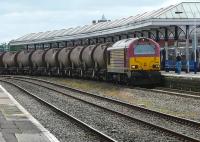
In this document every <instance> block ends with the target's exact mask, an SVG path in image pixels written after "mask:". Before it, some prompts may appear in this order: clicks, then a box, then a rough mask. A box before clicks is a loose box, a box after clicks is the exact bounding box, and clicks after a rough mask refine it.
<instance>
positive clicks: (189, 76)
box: [161, 71, 200, 79]
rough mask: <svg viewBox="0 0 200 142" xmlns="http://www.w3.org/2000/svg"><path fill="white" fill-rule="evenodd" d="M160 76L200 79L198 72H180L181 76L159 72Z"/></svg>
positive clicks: (172, 72)
mask: <svg viewBox="0 0 200 142" xmlns="http://www.w3.org/2000/svg"><path fill="white" fill-rule="evenodd" d="M161 74H162V75H164V76H170V77H173V76H174V77H182V78H198V79H200V72H197V73H196V74H195V73H194V72H190V73H186V72H183V71H182V72H181V74H177V73H175V72H174V71H170V72H165V71H161Z"/></svg>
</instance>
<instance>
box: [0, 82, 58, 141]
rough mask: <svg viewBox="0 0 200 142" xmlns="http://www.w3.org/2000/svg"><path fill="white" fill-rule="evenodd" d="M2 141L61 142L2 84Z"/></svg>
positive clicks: (0, 113) (0, 135)
mask: <svg viewBox="0 0 200 142" xmlns="http://www.w3.org/2000/svg"><path fill="white" fill-rule="evenodd" d="M0 142H59V141H58V140H57V139H56V137H54V136H53V135H52V134H51V133H50V132H49V131H48V130H46V129H45V128H44V127H43V126H42V125H41V124H40V123H39V122H38V121H37V120H36V119H35V118H33V116H31V114H30V113H28V112H27V111H26V110H25V109H24V108H23V107H22V106H21V105H20V104H19V103H18V102H17V101H16V100H15V99H14V98H13V97H12V95H11V94H9V93H8V92H7V91H6V90H5V89H4V88H3V87H2V86H0Z"/></svg>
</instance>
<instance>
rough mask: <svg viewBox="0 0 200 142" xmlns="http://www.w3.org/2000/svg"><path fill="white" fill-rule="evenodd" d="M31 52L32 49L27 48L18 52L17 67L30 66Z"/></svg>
mask: <svg viewBox="0 0 200 142" xmlns="http://www.w3.org/2000/svg"><path fill="white" fill-rule="evenodd" d="M32 53H33V51H29V50H23V51H20V52H19V53H18V55H17V63H18V66H19V68H23V67H31V66H32V63H31V55H32Z"/></svg>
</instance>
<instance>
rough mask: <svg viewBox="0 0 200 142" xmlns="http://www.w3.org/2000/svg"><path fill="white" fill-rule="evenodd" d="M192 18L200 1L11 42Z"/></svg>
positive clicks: (48, 39) (62, 37)
mask: <svg viewBox="0 0 200 142" xmlns="http://www.w3.org/2000/svg"><path fill="white" fill-rule="evenodd" d="M177 11H178V12H180V14H176V12H177ZM192 18H200V2H182V3H179V4H177V5H171V6H168V7H165V8H160V9H158V10H153V11H150V12H145V13H143V14H138V15H136V16H130V17H128V18H122V19H118V20H114V21H107V22H103V23H96V24H93V25H85V26H82V27H76V28H68V29H62V30H54V31H47V32H40V33H31V34H28V35H25V36H22V37H20V38H18V39H16V40H12V41H11V42H10V44H11V45H15V44H16V45H20V44H29V43H30V44H31V43H43V42H51V41H55V40H58V41H62V40H69V39H77V38H84V37H87V36H98V35H102V34H104V33H105V34H109V33H112V32H116V30H114V29H119V31H123V30H130V29H134V28H135V29H136V28H138V24H140V23H141V22H143V23H144V24H145V21H147V22H148V21H149V20H150V22H152V21H153V20H154V21H155V19H157V20H159V19H192ZM173 22H174V21H173ZM150 24H151V23H150ZM161 24H162V23H161ZM163 24H166V23H163ZM173 24H174V23H173ZM146 25H147V24H146ZM141 26H143V25H141ZM123 27H124V28H123ZM127 27H128V28H127ZM122 28H123V29H122ZM103 32H104V33H103ZM91 33H92V34H91Z"/></svg>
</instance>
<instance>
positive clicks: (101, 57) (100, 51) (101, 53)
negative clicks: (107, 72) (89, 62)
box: [93, 43, 112, 70]
mask: <svg viewBox="0 0 200 142" xmlns="http://www.w3.org/2000/svg"><path fill="white" fill-rule="evenodd" d="M111 46H112V43H105V44H101V45H99V46H97V48H96V49H95V51H94V53H93V59H94V62H95V68H96V69H98V70H101V69H106V66H107V62H106V58H107V57H106V55H107V48H108V47H111Z"/></svg>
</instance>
